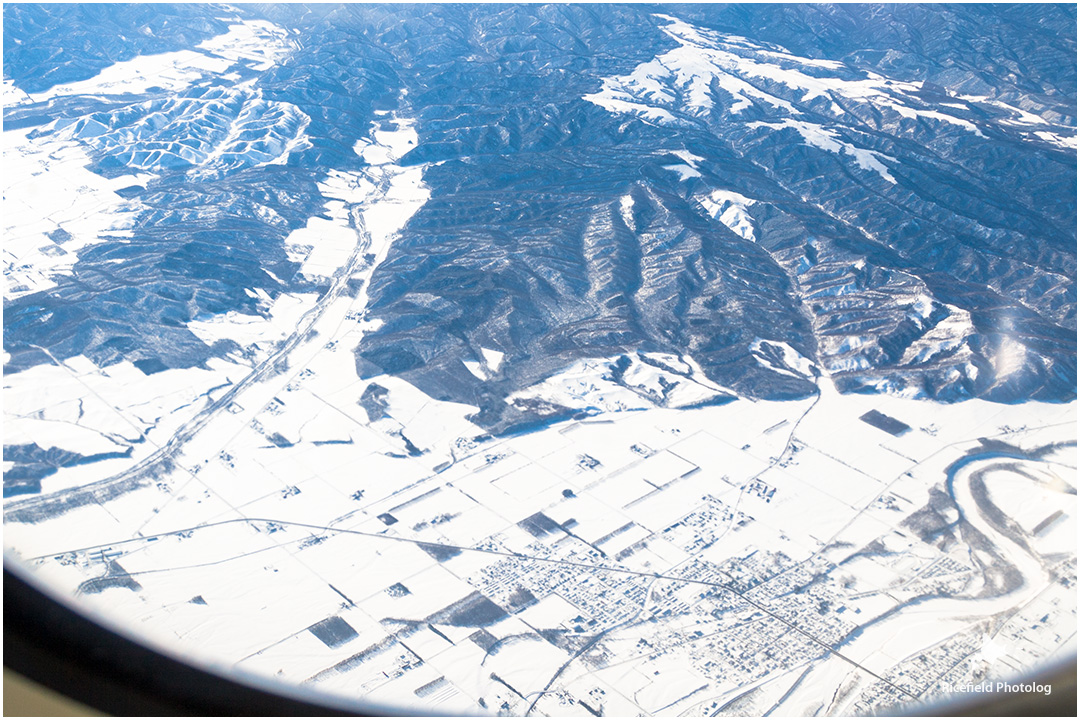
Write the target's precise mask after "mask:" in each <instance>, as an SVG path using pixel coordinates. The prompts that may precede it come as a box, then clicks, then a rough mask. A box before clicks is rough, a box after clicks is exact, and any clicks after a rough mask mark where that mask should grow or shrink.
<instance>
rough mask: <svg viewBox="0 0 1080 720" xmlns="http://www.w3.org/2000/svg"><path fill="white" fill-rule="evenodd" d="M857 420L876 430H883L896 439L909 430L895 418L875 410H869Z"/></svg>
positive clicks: (908, 426) (909, 427)
mask: <svg viewBox="0 0 1080 720" xmlns="http://www.w3.org/2000/svg"><path fill="white" fill-rule="evenodd" d="M859 419H860V420H862V421H863V422H864V423H866V424H867V425H873V426H874V427H876V428H877V429H878V430H884V431H885V432H887V433H889V434H890V435H895V436H897V437H900V436H901V435H903V434H904V433H906V432H907V431H908V430H910V429H911V426H910V425H907V424H906V423H902V422H900V421H899V420H897V419H896V418H893V417H889V416H888V415H886V414H885V413H880V412H878V411H877V410H871V411H870V412H868V413H866V414H864V415H863V416H862V417H860V418H859Z"/></svg>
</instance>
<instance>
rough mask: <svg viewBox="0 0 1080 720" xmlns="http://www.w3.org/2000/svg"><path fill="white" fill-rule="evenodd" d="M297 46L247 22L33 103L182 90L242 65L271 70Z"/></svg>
mask: <svg viewBox="0 0 1080 720" xmlns="http://www.w3.org/2000/svg"><path fill="white" fill-rule="evenodd" d="M292 49H293V46H292V43H291V41H290V40H289V39H288V31H287V30H285V29H284V28H281V27H278V26H277V25H274V24H273V23H269V22H266V21H263V20H244V21H242V22H239V23H237V24H234V25H230V26H229V30H228V32H226V33H223V34H222V35H218V36H216V37H213V38H210V39H209V40H206V41H204V42H202V43H200V44H199V45H198V46H197V49H196V50H178V51H175V52H168V53H159V54H156V55H141V56H139V57H136V58H132V59H131V60H124V61H121V62H118V63H114V64H113V65H110V66H108V67H107V68H105V69H103V70H102V71H101V72H99V73H98V74H97V75H95V76H94V77H92V78H88V79H86V80H79V81H77V82H72V83H65V84H62V85H54V86H53V87H51V88H49V89H48V90H45V91H43V92H40V93H30V94H28V95H27V98H28V101H29V102H46V101H48V100H49V99H51V98H55V97H64V96H70V95H120V94H142V93H146V92H147V91H149V90H150V89H152V88H160V89H161V90H165V91H172V92H177V91H180V90H184V89H186V88H188V87H190V86H191V85H193V84H194V83H196V82H197V81H198V80H200V79H201V78H202V77H203V76H205V75H220V74H222V73H224V72H226V71H227V70H228V69H229V68H231V67H233V66H234V65H236V64H238V63H240V64H244V65H247V66H248V67H251V68H252V69H254V70H260V71H261V70H268V69H270V68H271V67H273V66H274V65H275V64H278V63H280V62H281V60H282V59H283V58H285V57H286V56H287V55H288V54H289V53H290V52H292Z"/></svg>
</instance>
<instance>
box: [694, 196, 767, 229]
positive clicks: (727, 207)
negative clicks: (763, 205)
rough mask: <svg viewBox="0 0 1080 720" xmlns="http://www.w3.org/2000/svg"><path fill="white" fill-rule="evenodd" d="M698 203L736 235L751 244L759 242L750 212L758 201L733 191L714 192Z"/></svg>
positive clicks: (699, 199)
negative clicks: (751, 207)
mask: <svg viewBox="0 0 1080 720" xmlns="http://www.w3.org/2000/svg"><path fill="white" fill-rule="evenodd" d="M698 202H700V203H701V206H702V207H704V208H705V210H706V212H708V213H709V215H710V216H712V218H713V219H715V220H719V221H720V222H722V223H724V225H727V226H728V228H730V229H731V231H732V232H733V233H735V234H736V235H738V236H740V237H742V238H744V239H746V240H749V241H751V242H756V241H757V234H756V232H755V229H754V218H753V217H752V216H751V215H750V212H749V209H750V206H751V205H753V204H754V203H756V202H757V201H756V200H753V199H751V198H748V197H746V196H745V195H742V194H740V193H737V192H733V191H731V190H713V191H712V192H711V193H709V194H708V195H704V196H701V197H699V198H698Z"/></svg>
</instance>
